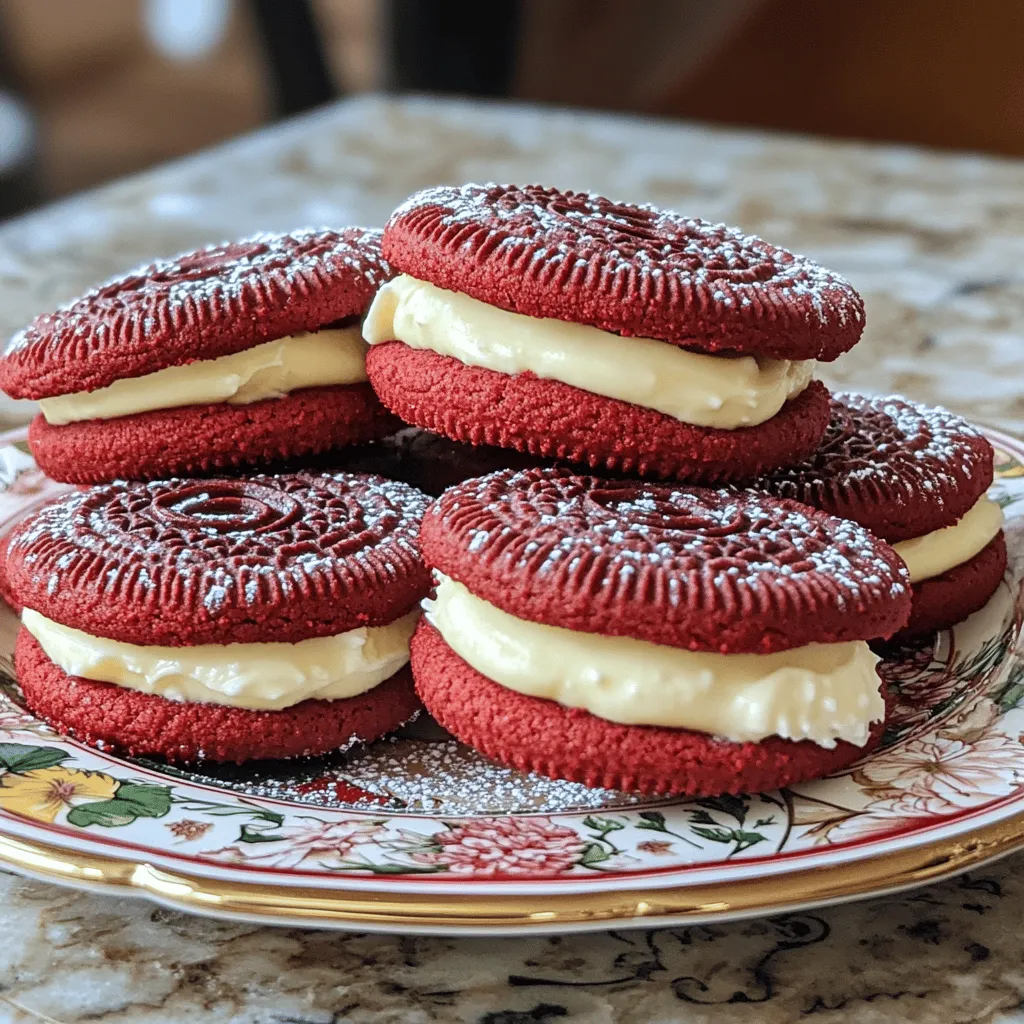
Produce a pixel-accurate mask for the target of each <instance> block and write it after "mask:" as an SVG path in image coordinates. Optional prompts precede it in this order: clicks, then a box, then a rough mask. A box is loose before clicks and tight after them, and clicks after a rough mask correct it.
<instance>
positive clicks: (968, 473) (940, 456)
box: [757, 393, 1006, 639]
mask: <svg viewBox="0 0 1024 1024" xmlns="http://www.w3.org/2000/svg"><path fill="white" fill-rule="evenodd" d="M992 466H993V450H992V445H991V444H989V442H988V441H987V440H986V439H985V437H984V436H983V435H982V434H981V432H980V431H978V430H976V429H975V428H974V427H972V426H971V425H970V424H969V423H967V422H966V421H965V420H963V419H962V418H961V417H959V416H955V415H953V413H951V412H948V411H947V410H946V409H942V408H933V407H929V406H925V405H921V404H919V403H917V402H911V401H908V400H907V399H905V398H901V397H900V396H898V395H890V396H888V397H884V398H872V397H868V396H866V395H858V394H852V393H839V394H836V395H834V396H833V398H832V415H831V421H830V423H829V427H828V431H827V433H826V434H825V438H824V440H823V441H822V444H821V446H820V447H819V449H818V451H817V452H816V453H815V454H814V455H813V456H811V458H810V459H808V460H807V461H806V462H804V463H801V464H800V465H798V466H794V467H791V468H789V469H787V470H784V471H780V472H777V473H775V474H773V475H771V476H770V477H767V478H766V479H764V480H761V481H759V482H758V484H757V486H758V488H759V489H764V490H767V491H769V492H770V493H772V494H775V495H778V496H780V497H784V498H794V499H796V500H797V501H802V502H804V503H805V504H807V505H813V506H814V507H815V508H819V509H823V510H824V511H826V512H829V513H831V514H832V515H835V516H842V517H844V518H846V519H852V520H854V521H855V522H858V523H861V524H862V525H863V526H866V527H867V528H868V529H869V530H870V531H871V532H872V533H873V534H875V536H877V537H881V538H883V539H884V540H886V541H888V542H890V543H891V544H892V545H893V546H894V547H895V549H896V551H897V553H898V554H899V555H900V556H901V557H902V558H903V559H904V560H905V561H906V563H907V567H908V569H909V571H910V579H911V581H912V582H913V595H914V606H913V612H912V614H911V616H910V621H909V622H908V624H907V626H906V628H905V629H904V630H903V631H902V632H901V634H900V636H899V639H915V638H917V637H921V636H925V635H928V634H930V633H931V632H933V631H934V630H936V629H945V628H946V627H948V626H952V625H954V624H955V623H957V622H960V621H961V620H962V619H965V618H966V617H967V616H968V615H970V614H971V613H972V612H974V611H977V609H979V608H981V607H982V605H984V604H985V603H986V602H987V601H988V599H989V598H990V597H991V596H992V594H993V593H994V592H995V590H996V588H997V587H998V586H999V583H1000V581H1001V580H1002V578H1003V573H1004V571H1005V570H1006V543H1005V541H1004V539H1003V532H1002V525H1003V515H1002V510H1001V509H1000V507H999V505H998V504H996V502H994V501H992V500H991V499H990V498H988V497H987V495H986V491H987V490H988V488H989V486H990V485H991V483H992V475H993V474H992Z"/></svg>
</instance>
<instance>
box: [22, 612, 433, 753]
mask: <svg viewBox="0 0 1024 1024" xmlns="http://www.w3.org/2000/svg"><path fill="white" fill-rule="evenodd" d="M14 658H15V665H16V667H17V672H18V682H19V684H20V685H21V690H22V693H24V695H25V701H26V703H27V704H28V706H29V707H30V708H31V709H32V710H33V711H34V712H35V713H36V714H37V715H39V716H40V717H41V718H44V719H45V720H46V721H47V722H49V723H50V725H52V726H53V727H54V728H55V729H56V730H57V731H58V732H60V733H63V734H65V735H69V736H74V737H75V739H77V740H79V741H81V742H82V743H88V744H89V745H90V746H93V747H99V748H100V749H103V750H116V751H120V752H122V753H126V754H131V755H134V756H146V757H150V756H154V755H155V756H159V757H164V758H166V759H167V760H168V761H176V762H194V761H234V762H236V763H237V764H241V763H242V762H244V761H254V760H259V759H265V758H283V757H307V756H314V755H316V754H326V753H327V752H328V751H331V750H337V749H339V748H340V749H345V748H347V747H349V746H351V745H352V744H353V743H356V742H369V741H370V740H375V739H379V738H380V737H381V736H383V735H385V733H389V732H392V731H393V730H394V729H397V728H398V727H399V726H401V725H403V724H404V723H405V722H408V721H409V719H411V718H412V717H413V716H414V715H415V714H416V712H417V711H419V710H420V702H419V700H418V699H417V698H416V693H415V690H414V689H413V684H412V675H411V673H410V672H409V668H408V666H406V667H405V668H403V669H401V670H400V671H398V672H396V673H395V674H394V675H393V676H392V677H391V678H390V679H387V680H385V681H384V682H383V683H381V684H380V685H379V686H375V687H374V688H373V689H372V690H370V691H368V692H367V693H363V694H360V695H359V696H357V697H349V698H347V699H345V700H306V701H303V702H302V703H301V704H295V705H293V706H292V707H290V708H284V709H283V710H281V711H247V710H245V709H243V708H229V707H224V706H222V705H219V704H202V703H196V702H183V701H174V700H167V699H165V698H164V697H157V696H154V695H153V694H149V693H140V692H138V691H137V690H129V689H126V688H125V687H122V686H114V685H113V684H112V683H97V682H93V681H91V680H89V679H81V678H80V677H78V676H69V675H67V673H65V672H64V671H63V670H62V669H60V668H58V667H57V666H56V665H55V664H54V663H53V662H52V661H50V659H49V658H48V657H47V656H46V654H45V652H44V651H43V649H42V647H40V646H39V642H38V641H37V640H36V638H35V637H34V636H32V634H31V633H29V632H28V630H25V629H22V630H21V632H20V633H19V634H18V640H17V645H16V648H15V655H14Z"/></svg>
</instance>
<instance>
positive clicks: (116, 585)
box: [6, 473, 429, 762]
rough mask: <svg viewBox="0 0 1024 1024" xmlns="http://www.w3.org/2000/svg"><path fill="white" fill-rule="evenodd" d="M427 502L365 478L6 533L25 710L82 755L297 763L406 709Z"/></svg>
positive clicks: (344, 476) (75, 518)
mask: <svg viewBox="0 0 1024 1024" xmlns="http://www.w3.org/2000/svg"><path fill="white" fill-rule="evenodd" d="M426 504H427V498H426V496H425V495H423V494H421V493H420V492H419V491H416V490H415V489H414V488H412V487H409V486H408V485H407V484H403V483H397V482H394V481H390V480H385V479H383V478H381V477H375V476H368V475H363V474H350V473H337V474H333V475H331V474H313V473H297V474H293V475H282V476H257V477H253V478H251V479H246V480H228V479H211V480H202V481H199V480H170V481H160V482H155V483H128V484H124V483H120V484H109V485H105V486H99V487H94V488H92V489H90V490H85V491H80V492H76V493H74V494H72V495H70V496H69V497H67V498H64V499H62V500H61V501H59V502H56V503H53V504H51V505H48V506H45V507H44V508H43V509H41V510H40V511H39V512H38V513H36V514H35V515H34V516H33V517H31V518H30V519H27V520H26V521H25V522H24V523H23V524H22V525H21V526H19V527H18V528H17V530H16V532H15V533H14V535H13V536H12V539H11V542H10V545H9V550H8V558H7V563H6V571H7V585H8V587H9V588H10V590H11V591H12V592H13V594H14V596H15V597H16V598H17V599H18V601H19V602H20V603H21V604H22V605H23V606H24V611H23V612H22V630H21V632H20V634H19V636H18V641H17V650H16V656H15V663H16V667H17V671H18V679H19V682H20V684H21V687H22V690H23V692H24V694H25V699H26V701H27V702H28V704H29V706H30V707H31V708H32V709H33V710H34V711H35V712H36V713H37V714H39V715H40V716H42V717H43V718H45V719H46V720H47V721H49V722H50V723H51V724H52V725H53V726H54V727H55V728H57V729H58V730H60V731H61V732H65V733H68V734H70V735H74V736H75V737H77V738H78V739H80V740H82V741H83V742H86V743H90V744H93V745H97V746H107V747H113V748H115V749H119V750H124V751H127V752H128V753H130V754H145V755H161V756H163V757H166V758H168V759H169V760H173V761H197V760H203V759H208V760H215V761H238V762H241V761H246V760H250V759H255V758H279V757H298V756H301V755H307V754H310V755H311V754H321V753H325V752H326V751H329V750H334V749H337V748H345V747H348V746H350V745H351V744H353V743H355V742H357V741H365V740H372V739H376V738H377V737H379V736H381V735H383V734H384V733H386V732H389V731H390V730H392V729H395V728H397V727H398V726H399V725H401V724H402V723H403V722H405V721H407V720H408V719H409V718H411V717H412V716H413V715H414V714H415V713H416V711H417V709H418V708H419V706H420V705H419V702H418V701H417V700H416V697H415V693H414V690H413V687H412V679H411V675H410V674H409V670H408V667H407V662H408V657H409V652H408V648H409V637H410V636H411V634H412V630H413V628H414V626H415V622H416V619H417V616H418V604H419V601H420V600H421V599H422V597H423V596H424V594H425V593H426V592H427V589H428V586H429V577H428V573H427V570H426V569H425V568H424V565H423V563H422V561H421V559H420V556H419V553H418V550H417V544H416V530H417V527H418V524H419V521H420V518H421V516H422V513H423V510H424V509H425V507H426Z"/></svg>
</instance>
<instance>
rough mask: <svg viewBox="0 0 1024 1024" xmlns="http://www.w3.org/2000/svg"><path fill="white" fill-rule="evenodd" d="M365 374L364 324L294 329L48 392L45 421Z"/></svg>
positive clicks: (284, 390)
mask: <svg viewBox="0 0 1024 1024" xmlns="http://www.w3.org/2000/svg"><path fill="white" fill-rule="evenodd" d="M363 380H366V343H365V342H364V341H363V339H362V337H361V336H360V333H359V327H358V326H354V327H332V328H327V329H325V330H322V331H316V332H315V333H312V334H295V335H289V336H288V337H285V338H278V339H277V340H276V341H268V342H265V343H264V344H262V345H256V346H255V347H254V348H248V349H245V350H244V351H242V352H235V353H233V354H232V355H229V356H220V357H218V358H217V359H201V360H198V361H197V362H194V363H186V364H185V365H183V366H168V367H166V368H165V369H163V370H157V371H156V372H155V373H148V374H146V375H145V376H142V377H125V378H123V379H122V380H115V381H114V383H113V384H110V385H108V386H107V387H105V388H98V389H97V390H96V391H80V392H78V393H76V394H72V395H59V396H58V397H56V398H44V399H42V400H41V401H40V403H39V408H40V410H41V411H42V413H43V416H44V417H45V419H46V422H47V423H52V424H54V425H57V426H62V425H64V424H66V423H77V422H79V421H81V420H109V419H114V418H115V417H117V416H131V415H133V414H135V413H139V412H150V411H151V410H153V409H174V408H177V407H179V406H183V405H211V404H213V403H215V402H227V403H229V404H231V405H249V404H250V403H252V402H262V401H263V400H264V399H268V398H281V397H282V396H283V395H287V394H289V393H290V392H292V391H298V390H300V389H301V388H312V387H326V386H329V385H334V384H355V383H357V382H359V381H363Z"/></svg>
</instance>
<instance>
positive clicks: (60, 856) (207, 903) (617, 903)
mask: <svg viewBox="0 0 1024 1024" xmlns="http://www.w3.org/2000/svg"><path fill="white" fill-rule="evenodd" d="M1021 848H1024V812H1021V813H1019V814H1016V815H1014V816H1013V817H1012V818H1007V819H1005V820H1003V821H997V822H993V823H991V824H989V825H985V826H983V827H982V828H980V829H978V830H977V831H976V832H973V833H971V834H969V835H965V836H961V837H958V838H956V839H939V840H936V841H934V842H931V843H925V844H922V845H920V846H916V847H911V848H909V849H905V850H895V851H892V852H890V853H885V854H876V855H875V856H873V857H868V858H865V859H864V860H860V861H853V862H851V863H847V864H839V865H836V866H835V867H832V868H830V869H829V870H827V871H823V870H822V869H821V868H820V867H819V868H809V869H802V870H799V871H794V872H791V873H788V874H783V875H776V876H773V877H772V878H771V879H766V878H764V877H760V878H747V879H741V880H736V881H722V882H712V883H707V884H703V885H693V886H690V885H687V886H672V887H659V888H652V889H604V888H602V889H600V890H596V891H593V892H582V893H544V894H490V895H476V894H473V895H462V894H451V893H449V894H445V895H435V894H432V893H403V894H401V895H398V894H395V893H388V892H367V891H365V890H361V891H360V890H352V889H335V888H320V887H316V888H305V887H298V886H295V887H291V886H284V885H263V884H261V883H258V882H233V881H228V880H225V879H217V878H203V877H199V876H196V875H191V874H188V873H187V872H179V871H169V870H167V869H165V868H159V867H156V866H154V865H152V864H149V863H147V862H146V861H136V860H128V859H123V860H122V859H119V858H116V857H107V856H102V855H97V854H91V853H82V852H78V851H75V850H70V849H67V848H65V847H60V846H55V845H52V844H50V843H46V842H40V841H39V840H34V839H23V838H14V837H13V836H9V835H4V834H0V863H2V864H5V865H7V866H9V867H12V868H15V869H18V868H21V869H22V870H24V871H26V872H28V873H30V874H31V875H33V876H35V877H37V878H45V879H48V880H52V881H56V882H64V883H71V884H76V883H77V884H79V885H82V886H87V887H89V888H93V889H106V890H110V891H111V892H118V891H121V892H122V894H123V893H124V890H137V891H138V892H139V893H140V894H141V893H145V894H148V895H149V896H151V897H155V898H156V899H158V900H160V901H161V902H163V903H165V904H171V905H174V906H176V907H180V908H181V909H183V910H191V911H193V912H198V913H200V914H201V913H207V914H218V915H224V916H230V915H232V914H236V915H238V914H245V915H250V916H254V917H260V918H263V919H265V920H268V921H272V922H279V923H282V924H285V923H289V922H291V923H295V922H309V923H311V924H315V923H318V922H320V923H333V924H335V925H343V924H344V925H349V926H351V927H352V928H360V927H362V928H375V927H376V928H384V927H391V928H395V927H400V926H403V925H404V926H406V927H409V928H416V929H420V930H422V929H431V928H437V929H452V928H457V929H461V930H466V931H471V930H473V929H481V930H483V929H495V928H516V929H519V928H530V927H531V926H532V927H533V928H543V927H551V926H557V925H570V926H571V925H585V924H595V923H597V924H599V923H600V922H625V921H629V920H633V921H637V920H641V919H642V920H643V921H644V922H648V921H649V922H650V923H652V924H655V923H657V920H658V919H659V918H674V919H683V920H686V919H694V920H698V919H699V920H702V921H708V920H712V919H715V918H722V917H740V916H744V915H754V914H757V913H768V912H771V911H772V910H778V909H781V908H785V909H787V910H788V909H796V908H798V907H801V906H809V905H814V906H820V905H822V904H827V903H831V902H836V901H840V900H847V899H852V898H856V897H858V896H868V895H871V894H874V893H879V894H880V893H883V892H887V891H892V890H897V889H902V888H911V887H913V886H918V885H924V884H926V883H928V882H934V881H939V880H941V879H943V878H948V877H950V876H952V875H955V874H957V873H958V872H961V871H966V870H967V869H968V868H970V867H971V866H973V865H976V864H980V863H982V862H984V861H989V860H993V859H995V858H997V857H1000V856H1003V855H1005V854H1008V853H1012V852H1013V851H1014V850H1018V849H1021ZM766 883H768V884H766Z"/></svg>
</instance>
